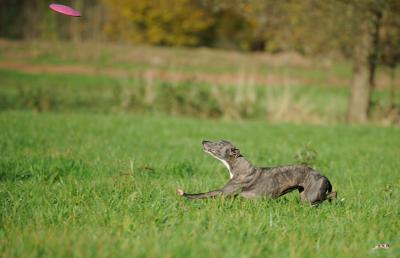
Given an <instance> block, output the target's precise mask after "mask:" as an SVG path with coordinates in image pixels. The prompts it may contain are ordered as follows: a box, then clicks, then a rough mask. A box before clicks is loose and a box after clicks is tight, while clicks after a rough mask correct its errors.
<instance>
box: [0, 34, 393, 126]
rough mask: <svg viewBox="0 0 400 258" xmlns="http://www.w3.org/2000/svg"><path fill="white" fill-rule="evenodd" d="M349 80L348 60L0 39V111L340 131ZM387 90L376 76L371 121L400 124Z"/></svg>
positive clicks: (384, 81) (383, 79)
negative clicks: (249, 122)
mask: <svg viewBox="0 0 400 258" xmlns="http://www.w3.org/2000/svg"><path fill="white" fill-rule="evenodd" d="M350 80H351V67H350V64H349V63H347V62H343V61H341V62H339V61H336V62H332V61H329V60H327V59H324V58H318V59H306V58H304V57H301V56H299V55H296V54H293V53H286V54H279V55H268V54H246V53H238V52H230V51H222V50H210V49H178V48H157V47H146V46H127V45H111V44H104V45H103V44H98V43H97V44H95V43H79V44H78V43H75V44H74V43H62V42H58V43H57V42H48V43H46V42H12V41H5V40H2V41H1V40H0V85H1V87H0V110H21V109H22V110H33V111H38V112H46V111H55V112H76V111H78V112H86V111H90V112H95V113H157V114H169V115H174V116H186V117H195V118H213V119H215V118H223V119H229V120H233V119H253V120H254V119H255V120H267V121H278V122H295V123H302V122H307V123H317V124H321V123H343V122H344V121H345V119H346V110H347V102H348V99H349V84H350ZM388 83H389V81H388V78H387V74H386V73H384V72H383V71H379V73H378V80H377V89H376V90H375V91H374V93H373V96H372V98H373V103H372V112H371V121H373V122H374V123H379V124H385V125H390V124H399V123H400V121H399V119H398V114H397V113H398V112H397V109H393V105H395V106H396V105H397V106H399V105H400V94H397V95H395V98H394V99H393V102H392V100H391V99H390V94H389V90H388V89H387V87H388ZM392 104H393V105H392Z"/></svg>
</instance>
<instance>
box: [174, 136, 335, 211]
mask: <svg viewBox="0 0 400 258" xmlns="http://www.w3.org/2000/svg"><path fill="white" fill-rule="evenodd" d="M203 149H204V151H205V152H206V153H208V154H210V155H211V156H213V157H214V158H216V159H218V160H220V161H221V162H222V163H223V164H224V165H225V166H226V167H227V168H228V170H229V175H230V180H229V181H228V183H227V184H226V185H225V186H224V187H222V188H220V189H217V190H214V191H210V192H206V193H196V194H190V193H185V192H184V191H182V190H181V189H177V190H176V192H177V194H178V195H180V196H182V197H185V198H187V199H204V198H211V197H218V196H222V197H233V196H236V195H240V196H243V197H245V198H250V199H255V198H258V197H267V198H278V197H279V196H282V195H284V194H287V193H289V192H291V191H293V190H295V189H297V190H298V191H299V193H300V196H301V199H302V200H303V201H308V202H309V203H311V204H312V205H318V204H320V203H322V202H323V201H324V200H327V199H334V198H336V192H333V191H332V185H331V183H330V182H329V180H328V178H327V177H325V176H323V175H321V174H320V173H319V172H318V171H315V170H313V169H312V168H310V167H307V166H303V165H297V166H296V165H294V166H280V167H273V168H267V167H265V168H264V167H262V168H261V167H255V166H253V165H252V164H251V163H250V162H249V161H248V160H247V159H246V158H245V157H243V155H241V154H240V150H239V149H238V148H236V147H235V146H234V145H233V144H232V143H230V142H228V141H218V142H210V141H203Z"/></svg>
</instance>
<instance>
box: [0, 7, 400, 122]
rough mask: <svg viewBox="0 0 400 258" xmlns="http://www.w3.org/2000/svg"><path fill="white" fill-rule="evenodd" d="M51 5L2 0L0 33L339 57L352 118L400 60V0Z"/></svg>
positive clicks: (361, 114)
mask: <svg viewBox="0 0 400 258" xmlns="http://www.w3.org/2000/svg"><path fill="white" fill-rule="evenodd" d="M49 3H50V1H47V0H3V1H2V2H1V9H0V10H1V11H0V36H1V37H8V38H16V39H62V40H73V41H81V40H103V41H118V42H130V43H140V44H152V45H162V46H189V47H197V46H208V47H218V48H230V49H239V50H242V51H266V52H270V53H276V52H281V51H296V52H299V53H302V54H304V55H328V54H332V53H334V54H340V55H342V56H344V57H346V58H348V59H350V60H351V61H352V63H353V81H352V90H351V97H350V100H349V110H348V119H349V121H356V122H363V121H366V120H367V117H368V112H369V108H370V106H371V92H372V90H373V88H374V81H375V71H376V68H377V67H378V66H379V65H384V66H386V67H388V68H390V71H391V74H392V77H393V78H394V76H395V69H396V66H397V64H398V62H399V61H400V47H399V46H400V0H361V1H360V0H324V1H320V0H302V1H300V0H280V1H276V0H74V1H63V3H65V4H69V5H72V6H73V7H75V8H77V9H78V10H80V11H81V12H82V14H83V17H82V18H81V19H73V18H72V19H71V18H69V17H64V16H61V15H56V14H54V13H52V12H51V11H49V10H48V4H49ZM393 81H394V80H393ZM393 89H394V85H393Z"/></svg>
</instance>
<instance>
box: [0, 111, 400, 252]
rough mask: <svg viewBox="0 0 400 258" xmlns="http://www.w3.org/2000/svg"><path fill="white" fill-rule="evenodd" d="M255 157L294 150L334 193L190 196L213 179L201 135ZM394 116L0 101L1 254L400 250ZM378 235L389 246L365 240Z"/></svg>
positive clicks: (278, 160)
mask: <svg viewBox="0 0 400 258" xmlns="http://www.w3.org/2000/svg"><path fill="white" fill-rule="evenodd" d="M221 138H223V139H227V140H231V141H233V142H234V143H235V144H236V145H237V146H238V147H239V148H240V149H241V150H242V153H243V154H244V155H245V156H246V157H247V158H248V159H249V160H251V161H252V162H253V163H254V164H256V165H260V166H261V165H262V166H274V165H279V164H290V163H295V162H296V160H295V158H294V156H295V155H296V153H298V152H299V151H301V150H304V149H307V148H308V149H310V148H311V149H313V150H315V151H316V152H317V153H318V155H317V159H316V161H315V162H314V164H313V166H314V167H316V168H317V169H319V170H321V171H323V173H324V174H325V175H326V176H328V177H329V178H330V180H331V182H332V184H333V186H334V189H335V190H337V191H338V193H339V199H338V200H337V201H335V202H332V203H328V202H326V203H324V204H323V205H321V206H320V207H318V208H311V207H310V206H309V205H307V204H302V203H301V202H300V199H299V196H298V194H297V193H291V194H288V195H287V196H285V197H283V198H280V199H277V200H257V201H250V200H245V199H241V198H236V199H234V200H232V199H225V200H224V199H213V200H201V201H192V202H189V201H186V200H183V199H180V198H178V197H177V196H176V195H175V189H176V188H177V187H181V188H183V189H184V190H186V191H188V192H198V191H206V190H211V189H214V188H217V187H219V186H222V185H223V184H224V183H225V181H226V180H227V179H228V172H227V171H226V170H225V168H224V166H223V165H222V164H220V163H219V162H218V161H216V160H214V159H213V158H212V157H210V156H208V155H207V154H205V153H203V152H202V150H201V145H200V143H201V140H203V139H211V140H213V139H221ZM399 153H400V129H399V128H379V127H374V126H344V125H340V124H339V125H331V126H311V125H290V124H269V123H266V122H256V121H246V122H245V121H242V122H240V121H238V122H234V121H232V122H220V121H210V120H194V119H187V118H170V117H166V116H162V115H154V116H144V115H129V114H90V113H81V114H78V113H32V112H28V111H3V112H2V113H0V254H1V255H2V256H3V257H72V256H75V257H122V256H125V257H399V255H400V235H399V229H400V220H399V218H400V209H399V207H400V173H399V167H400V159H399ZM379 243H389V244H390V245H391V248H390V249H388V250H378V251H371V248H372V247H374V246H375V245H376V244H379Z"/></svg>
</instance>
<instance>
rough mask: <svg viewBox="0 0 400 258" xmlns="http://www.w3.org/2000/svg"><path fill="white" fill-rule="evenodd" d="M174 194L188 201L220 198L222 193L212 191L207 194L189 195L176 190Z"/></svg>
mask: <svg viewBox="0 0 400 258" xmlns="http://www.w3.org/2000/svg"><path fill="white" fill-rule="evenodd" d="M176 193H177V194H178V195H180V196H182V197H185V198H187V199H189V200H192V199H205V198H212V197H217V196H221V194H222V191H221V190H214V191H210V192H207V193H196V194H189V193H185V192H184V191H182V190H181V189H176Z"/></svg>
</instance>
